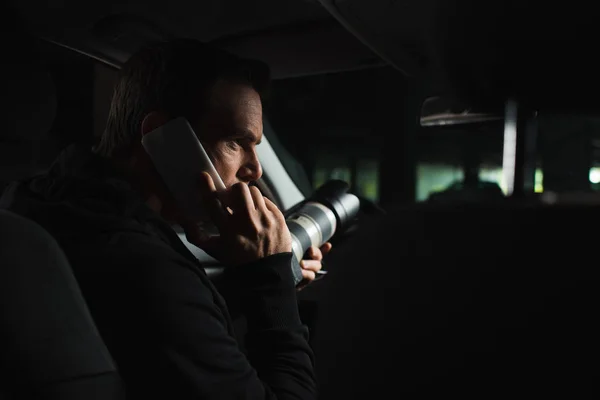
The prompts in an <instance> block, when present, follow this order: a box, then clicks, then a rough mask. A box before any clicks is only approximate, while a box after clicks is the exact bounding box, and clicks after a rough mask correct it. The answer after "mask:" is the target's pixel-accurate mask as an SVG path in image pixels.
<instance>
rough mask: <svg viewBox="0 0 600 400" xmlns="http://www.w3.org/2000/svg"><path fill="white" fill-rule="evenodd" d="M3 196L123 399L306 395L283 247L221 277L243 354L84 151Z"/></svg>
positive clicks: (98, 161)
mask: <svg viewBox="0 0 600 400" xmlns="http://www.w3.org/2000/svg"><path fill="white" fill-rule="evenodd" d="M2 204H3V207H5V208H8V209H10V210H11V211H13V212H15V213H17V214H20V215H23V216H25V217H27V218H30V219H32V220H34V221H36V222H37V223H39V224H40V225H42V226H43V227H44V228H46V229H47V230H48V231H49V232H50V233H51V234H52V235H53V236H54V237H55V238H56V239H57V240H58V242H59V244H60V245H61V247H62V248H63V250H64V251H65V253H66V254H67V257H68V259H69V261H70V263H71V265H72V268H73V270H74V273H75V276H76V277H77V279H78V281H79V283H80V285H81V289H82V292H83V294H84V297H85V299H86V301H87V303H88V306H89V308H90V311H91V313H92V315H93V316H94V319H95V321H96V323H97V325H98V328H99V330H100V332H101V334H102V336H103V338H104V340H105V342H106V344H107V346H108V348H109V350H110V351H111V353H112V355H113V357H114V358H115V361H116V363H117V365H118V366H119V369H120V372H121V374H122V377H123V379H124V380H125V382H126V384H127V386H128V390H129V392H130V395H131V396H132V397H134V398H149V397H148V396H152V398H163V399H167V398H168V399H265V398H268V399H271V398H278V399H313V398H315V397H316V384H315V378H314V372H313V353H312V351H311V349H310V347H309V345H308V341H307V339H308V338H307V337H308V332H307V329H306V328H305V327H304V326H303V325H302V323H301V321H300V318H299V315H298V307H297V300H296V290H295V287H294V282H293V277H292V272H291V268H290V263H291V260H292V254H291V253H285V254H278V255H274V256H270V257H267V258H265V259H263V260H260V261H258V262H256V263H253V264H252V265H245V266H241V267H236V268H230V269H228V271H227V273H226V279H228V280H229V281H230V282H235V283H236V284H237V285H236V294H237V296H238V299H239V300H241V301H240V302H239V303H240V304H241V307H242V308H241V311H242V312H243V314H244V316H245V317H246V319H247V324H248V333H247V334H246V338H245V341H246V342H245V349H246V351H244V352H243V351H242V350H241V349H240V346H239V344H238V342H237V341H236V339H235V337H234V332H233V327H232V323H231V317H230V315H229V311H228V308H227V305H226V303H225V301H224V298H223V297H222V296H221V294H219V292H218V291H217V290H216V289H215V287H214V286H213V284H212V283H211V282H210V281H209V280H208V278H207V276H206V274H205V272H204V270H203V268H202V266H201V265H199V262H198V260H197V259H196V258H195V257H194V256H193V255H192V254H191V253H190V252H189V250H188V249H187V248H186V246H185V245H184V244H183V243H182V242H181V240H180V239H179V237H178V236H177V234H176V233H175V232H174V231H173V229H172V228H171V227H170V226H169V225H168V224H167V223H166V222H165V221H164V220H162V219H161V218H160V216H158V215H157V214H156V213H155V212H153V211H152V210H151V209H150V208H149V207H147V206H146V204H145V203H144V202H143V201H142V199H141V197H139V196H138V195H137V193H136V192H134V191H133V190H132V189H131V187H130V186H129V185H128V184H127V183H126V182H125V180H124V179H122V178H121V177H120V175H119V174H118V172H117V171H115V170H113V169H112V168H111V167H109V164H108V163H106V162H105V160H103V159H102V158H100V157H98V156H96V155H94V154H92V153H91V151H88V150H83V149H80V148H76V147H71V148H68V149H67V150H65V152H63V154H61V156H60V157H59V158H58V159H57V161H56V162H55V163H54V165H53V166H52V168H51V170H50V171H49V173H48V174H46V175H43V176H39V177H36V178H33V179H30V180H28V181H24V182H17V183H14V184H12V185H11V186H9V188H8V189H7V190H6V192H5V194H4V197H3V199H2ZM57 323H60V321H57ZM81 351H85V349H81Z"/></svg>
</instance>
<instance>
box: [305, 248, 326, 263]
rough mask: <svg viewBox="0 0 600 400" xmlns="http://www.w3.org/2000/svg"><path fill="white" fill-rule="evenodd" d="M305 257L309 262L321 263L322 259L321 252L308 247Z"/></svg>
mask: <svg viewBox="0 0 600 400" xmlns="http://www.w3.org/2000/svg"><path fill="white" fill-rule="evenodd" d="M306 256H307V257H308V258H309V259H311V260H317V261H321V260H322V259H323V254H322V253H321V250H320V249H319V248H318V247H316V246H310V247H309V248H308V251H307V252H306Z"/></svg>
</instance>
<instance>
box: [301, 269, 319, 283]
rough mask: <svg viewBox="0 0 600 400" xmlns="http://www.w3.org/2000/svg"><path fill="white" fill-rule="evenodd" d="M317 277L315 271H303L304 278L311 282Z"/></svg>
mask: <svg viewBox="0 0 600 400" xmlns="http://www.w3.org/2000/svg"><path fill="white" fill-rule="evenodd" d="M316 276H317V275H316V274H315V273H314V272H313V271H308V270H305V269H303V270H302V278H304V279H306V280H307V281H309V282H312V281H314V280H315V278H316Z"/></svg>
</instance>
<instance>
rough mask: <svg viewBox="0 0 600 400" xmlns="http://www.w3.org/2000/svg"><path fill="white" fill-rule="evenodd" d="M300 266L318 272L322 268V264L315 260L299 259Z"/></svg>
mask: <svg viewBox="0 0 600 400" xmlns="http://www.w3.org/2000/svg"><path fill="white" fill-rule="evenodd" d="M300 267H302V269H303V270H307V271H313V272H318V271H320V270H321V268H323V264H322V263H321V261H317V260H302V261H300Z"/></svg>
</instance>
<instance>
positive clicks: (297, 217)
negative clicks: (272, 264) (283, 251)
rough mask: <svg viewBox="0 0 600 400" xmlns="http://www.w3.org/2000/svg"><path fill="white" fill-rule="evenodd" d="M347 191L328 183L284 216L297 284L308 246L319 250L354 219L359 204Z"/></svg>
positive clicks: (346, 187)
mask: <svg viewBox="0 0 600 400" xmlns="http://www.w3.org/2000/svg"><path fill="white" fill-rule="evenodd" d="M349 189H350V187H349V185H348V184H347V183H346V182H344V181H341V180H331V181H328V182H326V183H325V184H324V185H323V186H321V187H320V188H319V189H317V190H316V191H315V193H314V194H313V195H312V196H311V197H309V198H308V199H306V200H305V201H303V202H301V203H300V204H298V205H297V206H295V207H292V209H290V210H289V211H287V212H286V222H287V226H288V228H289V230H290V233H291V236H292V251H293V252H294V256H295V257H294V258H295V260H294V265H293V268H292V269H293V271H294V278H295V280H296V283H299V282H300V281H301V280H302V270H301V269H300V264H299V263H300V261H301V260H302V259H303V258H304V254H305V253H306V251H307V250H308V249H309V248H310V247H311V246H316V247H321V246H322V245H323V244H324V243H326V242H327V241H328V240H329V239H331V238H332V237H333V235H335V234H336V233H339V232H342V231H344V230H345V229H346V228H347V227H348V226H349V225H350V223H351V222H352V221H353V220H354V219H355V218H356V216H357V214H358V211H359V209H360V200H359V199H358V197H356V196H355V195H353V194H352V193H348V190H349Z"/></svg>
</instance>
